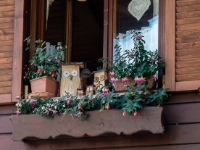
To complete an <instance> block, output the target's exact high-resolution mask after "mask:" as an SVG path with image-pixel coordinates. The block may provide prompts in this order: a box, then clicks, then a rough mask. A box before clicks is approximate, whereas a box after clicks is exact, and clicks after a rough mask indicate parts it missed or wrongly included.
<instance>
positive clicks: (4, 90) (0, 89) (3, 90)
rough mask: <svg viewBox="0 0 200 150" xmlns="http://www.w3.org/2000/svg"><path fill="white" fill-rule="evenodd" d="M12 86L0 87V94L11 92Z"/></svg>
mask: <svg viewBox="0 0 200 150" xmlns="http://www.w3.org/2000/svg"><path fill="white" fill-rule="evenodd" d="M11 93H12V87H11V86H10V87H0V94H11Z"/></svg>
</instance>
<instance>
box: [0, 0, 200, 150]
mask: <svg viewBox="0 0 200 150" xmlns="http://www.w3.org/2000/svg"><path fill="white" fill-rule="evenodd" d="M35 1H36V0H35ZM35 1H34V0H32V3H34V2H35ZM55 1H56V0H55ZM72 1H73V2H74V1H75V0H67V2H66V3H68V6H66V7H69V8H68V9H67V10H68V11H72V10H71V9H73V6H71V5H72V4H73V2H72ZM98 1H99V0H98ZM102 1H103V3H101V5H99V6H98V4H97V7H96V8H99V7H100V6H102V9H103V19H102V21H100V24H102V26H97V25H96V24H95V22H93V21H91V20H92V16H90V19H89V20H81V19H83V18H74V19H73V23H74V24H71V25H72V26H74V28H75V29H74V30H75V31H77V32H73V33H71V34H70V33H69V32H67V31H71V28H72V26H71V25H70V24H68V25H67V28H66V29H65V30H61V29H59V26H56V24H54V23H55V22H56V19H57V20H59V19H61V20H62V18H63V17H65V18H67V19H69V20H70V21H72V20H71V19H72V18H71V17H70V16H68V15H66V16H62V15H59V11H56V10H62V8H61V7H59V9H58V8H56V7H55V8H54V9H53V10H54V11H55V13H54V14H55V16H54V18H52V19H53V21H51V18H49V22H51V23H50V24H49V28H52V30H50V31H49V32H48V33H47V34H45V35H46V37H48V38H49V39H48V40H49V41H51V40H52V39H51V37H52V36H54V37H56V38H57V40H60V39H61V40H62V39H64V38H63V37H62V35H61V33H65V36H66V33H67V34H69V35H68V36H67V37H71V38H72V39H73V42H74V43H73V42H71V41H70V40H69V39H67V38H66V39H64V41H63V42H64V43H66V44H67V45H68V47H69V49H70V48H71V47H73V50H69V51H68V52H67V54H68V55H71V58H66V59H68V60H70V59H71V60H72V61H73V60H77V61H82V60H85V61H86V60H88V59H91V58H89V57H88V56H89V55H91V53H94V54H93V56H94V57H93V59H94V60H96V59H97V58H99V57H100V56H104V57H108V58H112V31H113V24H114V23H115V19H113V13H112V12H113V9H114V7H113V6H114V3H115V2H116V0H102ZM40 2H41V1H40ZM159 2H160V3H159V11H160V12H159V15H160V17H159V49H161V50H160V54H161V55H162V57H163V59H164V61H165V71H164V81H163V82H164V83H163V84H164V86H165V87H166V88H169V89H170V92H169V98H168V100H166V101H165V102H164V104H163V108H164V112H163V123H164V127H165V132H164V133H163V134H156V135H154V134H152V133H144V134H143V133H138V134H134V135H128V136H125V135H112V134H111V135H110V134H109V135H100V136H97V137H82V138H72V137H67V138H66V137H65V138H58V139H48V140H40V139H35V140H25V141H13V140H12V139H11V136H12V132H13V127H12V124H11V122H10V119H9V118H10V116H11V115H15V112H16V107H15V103H16V99H15V97H16V95H19V94H21V93H23V92H22V91H23V83H22V79H23V65H24V57H25V55H26V54H25V53H24V52H23V51H24V50H23V39H24V38H25V36H27V34H31V35H35V39H36V38H40V37H42V35H44V34H41V35H40V33H42V32H43V30H42V29H44V28H45V25H44V24H43V25H40V26H39V27H38V25H37V24H35V25H34V23H35V22H37V21H36V18H34V16H31V15H30V14H28V13H29V12H28V10H29V9H27V8H29V6H28V4H27V3H26V1H25V0H0V75H1V78H0V149H2V150H36V149H40V150H45V149H46V150H49V149H110V150H112V149H113V150H125V149H126V150H179V149H180V150H199V149H200V144H199V143H200V138H199V135H200V130H199V129H200V118H199V115H200V109H199V108H200V95H199V93H198V88H199V87H200V76H199V73H200V64H199V63H198V62H199V58H200V36H199V33H200V11H199V8H200V1H199V0H160V1H159ZM74 3H75V2H74ZM102 4H103V5H102ZM26 5H27V8H26V7H25V6H26ZM40 6H42V4H41V5H40ZM31 8H32V7H31ZM77 8H78V9H77V10H76V12H75V11H72V12H73V13H77V14H81V15H83V16H84V15H87V16H88V14H87V13H86V12H87V8H84V12H82V13H81V12H80V11H79V10H81V9H79V6H77ZM26 9H27V11H26ZM30 10H31V11H32V12H34V11H35V10H33V9H30ZM40 10H42V9H40ZM62 11H63V12H64V11H65V10H62ZM35 12H36V11H35ZM50 13H51V12H50ZM28 15H30V16H31V21H32V22H31V23H27V22H26V21H27V19H26V17H27V16H28ZM57 15H58V16H57ZM35 16H37V15H35ZM40 16H45V15H44V14H42V12H41V13H40ZM59 17H60V18H59ZM100 18H102V17H100ZM34 19H35V20H34ZM70 21H69V22H70ZM80 21H81V23H80ZM38 22H43V23H44V22H45V21H44V18H42V17H41V20H40V21H38ZM27 24H28V25H27ZM89 24H93V27H94V28H89V29H90V31H93V32H92V33H90V36H88V37H87V35H88V34H86V33H85V32H84V31H87V33H88V32H90V31H88V30H89V29H87V28H84V31H83V30H82V29H83V27H80V26H81V25H83V26H84V27H86V26H88V25H89ZM59 25H60V26H65V25H66V24H64V25H63V24H59ZM55 26H56V27H57V28H56V29H54V28H53V27H55ZM25 27H27V28H30V30H29V31H30V32H28V33H25ZM36 28H38V30H39V29H40V30H41V31H36V30H35V29H36ZM96 29H98V30H96ZM36 33H37V34H36ZM72 34H73V36H72ZM75 34H78V36H79V38H76V37H77V36H75ZM96 35H101V36H96ZM95 37H96V38H95ZM100 37H102V38H100ZM84 39H86V40H84ZM87 42H88V43H87ZM92 42H93V44H91V43H92ZM70 44H71V45H70ZM79 47H81V48H82V50H81V51H79V50H78V49H79ZM99 49H101V50H102V51H101V52H99ZM95 55H96V56H95ZM80 58H81V59H80ZM90 61H92V62H93V60H90ZM93 64H95V63H92V65H93ZM92 65H91V66H90V67H91V68H92V69H94V67H96V66H92Z"/></svg>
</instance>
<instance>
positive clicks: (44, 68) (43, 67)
mask: <svg viewBox="0 0 200 150" xmlns="http://www.w3.org/2000/svg"><path fill="white" fill-rule="evenodd" d="M24 41H26V44H27V48H26V50H29V49H30V48H34V49H35V53H34V54H33V56H32V59H31V60H29V62H30V66H31V67H30V69H29V68H27V67H26V68H25V70H26V73H25V76H24V79H28V80H31V79H34V78H38V77H42V76H49V77H51V78H56V77H57V75H58V68H59V63H61V62H62V59H61V58H62V55H63V54H64V53H65V49H66V48H65V46H62V43H61V42H58V43H57V46H56V47H55V50H54V51H53V53H52V54H49V55H47V53H46V47H45V45H46V42H45V41H43V40H36V41H35V44H34V45H33V46H31V47H30V41H31V40H30V37H28V38H26V39H25V40H24Z"/></svg>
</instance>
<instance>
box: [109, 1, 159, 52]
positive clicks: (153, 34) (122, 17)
mask: <svg viewBox="0 0 200 150" xmlns="http://www.w3.org/2000/svg"><path fill="white" fill-rule="evenodd" d="M158 2H159V0H132V1H130V0H116V3H115V7H114V8H115V10H114V11H115V12H114V27H113V29H114V31H113V33H114V34H113V37H114V44H113V46H114V45H115V44H120V45H121V48H122V50H126V49H131V48H133V42H132V39H131V35H130V34H131V30H136V31H139V32H141V34H142V35H143V36H144V37H143V39H144V40H145V42H146V43H145V49H146V50H151V51H154V50H156V49H158V5H159V4H158ZM145 10H146V11H145ZM142 12H143V13H142ZM139 14H141V18H139V17H138V16H139Z"/></svg>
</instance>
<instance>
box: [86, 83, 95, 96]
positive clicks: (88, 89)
mask: <svg viewBox="0 0 200 150" xmlns="http://www.w3.org/2000/svg"><path fill="white" fill-rule="evenodd" d="M94 90H95V87H94V85H88V86H87V87H86V92H85V93H86V95H89V96H90V95H91V94H94Z"/></svg>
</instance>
